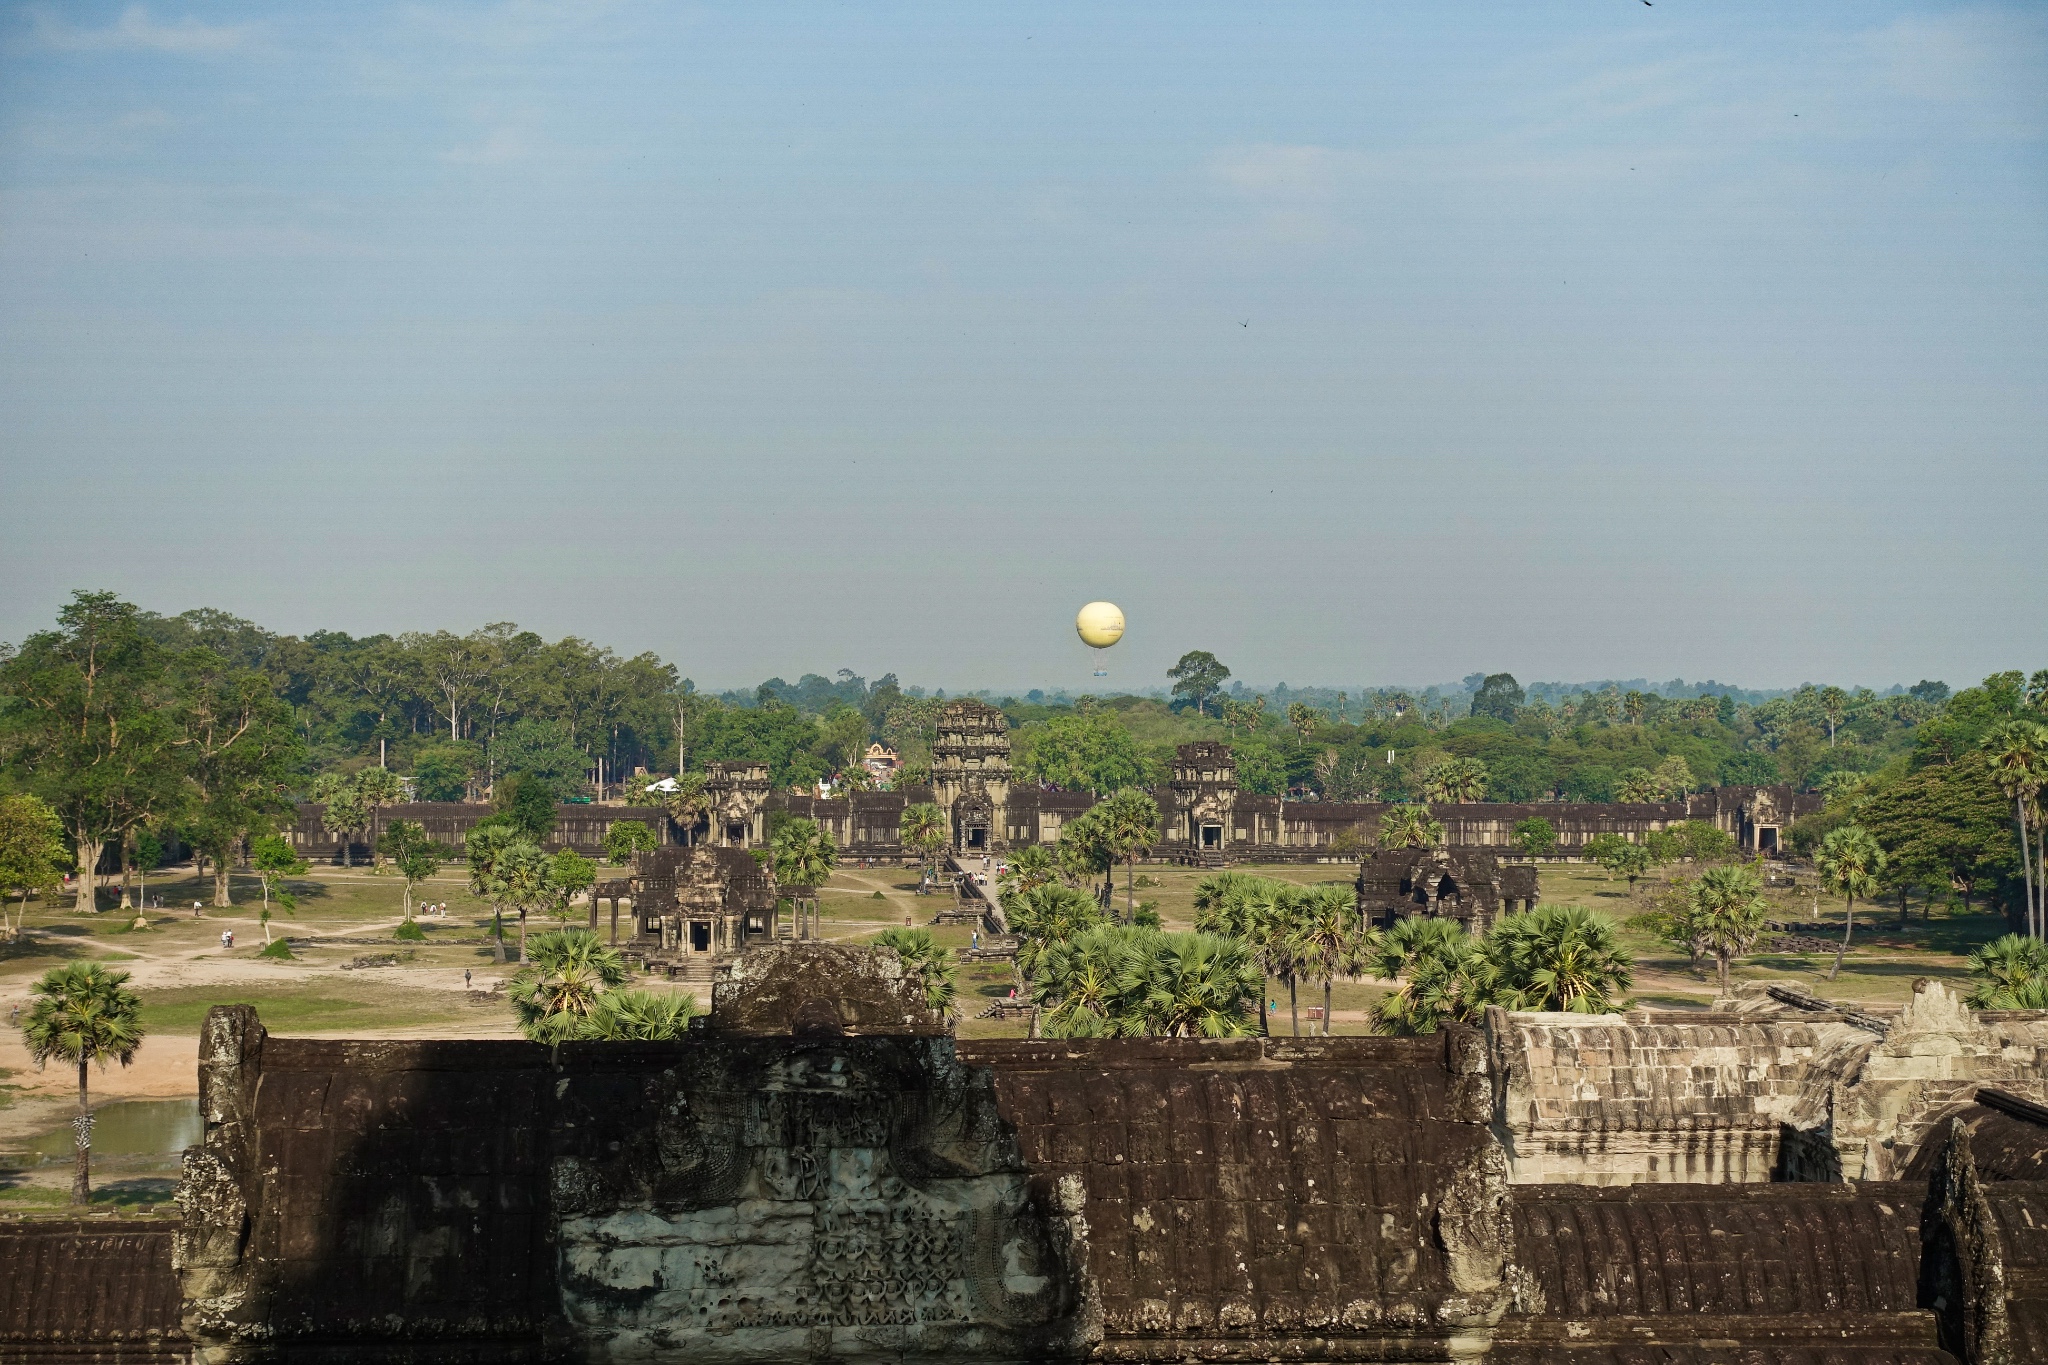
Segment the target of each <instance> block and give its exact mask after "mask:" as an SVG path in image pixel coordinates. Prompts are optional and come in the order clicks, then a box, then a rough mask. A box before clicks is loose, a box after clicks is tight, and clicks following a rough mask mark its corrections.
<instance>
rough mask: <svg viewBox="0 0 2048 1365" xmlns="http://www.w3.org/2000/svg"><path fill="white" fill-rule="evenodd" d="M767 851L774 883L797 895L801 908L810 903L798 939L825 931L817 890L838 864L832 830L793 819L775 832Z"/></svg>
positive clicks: (807, 821) (813, 823) (836, 844)
mask: <svg viewBox="0 0 2048 1365" xmlns="http://www.w3.org/2000/svg"><path fill="white" fill-rule="evenodd" d="M768 849H769V861H770V862H771V863H773V864H774V867H775V880H776V881H778V882H780V883H782V884H783V885H784V886H787V887H789V888H791V889H792V890H793V891H795V892H796V894H797V903H798V905H799V906H802V905H803V904H804V903H805V902H806V901H808V902H809V905H810V914H809V916H808V918H806V919H805V921H804V923H803V925H802V926H801V932H800V933H799V937H802V938H809V937H811V936H812V933H811V930H812V928H813V927H814V926H815V927H818V928H820V929H822V926H819V925H817V919H818V888H819V887H821V886H823V885H824V884H825V883H826V881H828V880H829V879H830V878H831V876H832V869H833V868H835V867H837V866H838V865H839V845H838V843H836V842H835V841H834V840H833V838H832V831H831V830H829V829H826V828H825V827H824V826H823V825H821V824H819V823H818V822H817V821H815V820H792V821H790V822H789V823H788V824H786V825H784V826H783V827H782V828H781V829H779V830H777V831H775V837H774V839H772V840H770V841H769V845H768Z"/></svg>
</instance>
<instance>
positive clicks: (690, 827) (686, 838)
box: [643, 772, 711, 845]
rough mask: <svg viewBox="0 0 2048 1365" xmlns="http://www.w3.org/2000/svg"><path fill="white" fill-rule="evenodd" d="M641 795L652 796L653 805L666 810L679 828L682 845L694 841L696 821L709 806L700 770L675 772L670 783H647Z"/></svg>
mask: <svg viewBox="0 0 2048 1365" xmlns="http://www.w3.org/2000/svg"><path fill="white" fill-rule="evenodd" d="M643 795H646V796H650V797H652V798H654V802H655V804H656V805H658V806H660V807H661V808H662V809H663V810H664V811H666V812H668V818H669V819H670V820H672V821H673V822H674V823H675V826H676V828H677V829H679V830H681V831H682V835H683V843H684V844H686V845H689V844H695V843H696V842H697V821H698V820H699V819H700V818H701V817H702V816H703V815H704V813H705V812H706V811H708V810H710V809H711V796H710V793H708V792H706V791H705V790H704V774H703V773H690V772H682V773H677V774H676V775H675V777H674V779H673V783H672V784H671V783H667V782H664V783H649V784H648V785H647V787H646V788H645V789H644V792H643Z"/></svg>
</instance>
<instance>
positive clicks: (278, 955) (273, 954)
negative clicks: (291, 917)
mask: <svg viewBox="0 0 2048 1365" xmlns="http://www.w3.org/2000/svg"><path fill="white" fill-rule="evenodd" d="M256 956H258V957H267V958H270V959H271V960H273V961H276V962H290V961H293V957H292V946H291V944H289V943H286V942H285V941H284V940H283V939H281V938H276V939H272V940H271V941H270V943H269V944H268V945H267V946H266V947H265V948H264V949H263V951H262V952H260V953H258V954H256Z"/></svg>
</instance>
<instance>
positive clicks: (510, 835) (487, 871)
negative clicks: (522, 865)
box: [462, 820, 519, 962]
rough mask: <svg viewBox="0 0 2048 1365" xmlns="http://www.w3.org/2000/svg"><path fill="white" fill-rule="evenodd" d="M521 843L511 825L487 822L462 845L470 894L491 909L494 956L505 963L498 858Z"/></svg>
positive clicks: (502, 909)
mask: <svg viewBox="0 0 2048 1365" xmlns="http://www.w3.org/2000/svg"><path fill="white" fill-rule="evenodd" d="M518 841H519V833H518V831H517V830H515V829H513V828H512V827H511V826H510V825H506V824H499V823H493V822H492V821H488V820H487V821H484V822H483V823H481V824H479V825H477V826H476V827H475V828H473V829H471V830H470V831H469V834H468V835H467V836H466V837H465V838H464V839H463V841H462V852H463V856H464V857H466V858H467V859H468V860H469V894H470V895H472V896H475V897H477V898H478V899H480V900H485V901H489V902H490V905H491V955H492V957H493V959H494V960H496V961H498V962H503V961H504V960H505V920H504V913H505V912H504V908H503V902H502V901H500V900H499V899H498V891H497V870H498V857H499V855H500V854H502V853H503V852H504V851H505V850H506V849H507V848H509V847H511V846H512V845H513V844H515V843H517V842H518Z"/></svg>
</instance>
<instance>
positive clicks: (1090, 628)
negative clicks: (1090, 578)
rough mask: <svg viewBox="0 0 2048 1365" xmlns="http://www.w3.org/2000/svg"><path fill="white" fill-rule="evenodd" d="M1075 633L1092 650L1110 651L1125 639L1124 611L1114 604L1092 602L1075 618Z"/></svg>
mask: <svg viewBox="0 0 2048 1365" xmlns="http://www.w3.org/2000/svg"><path fill="white" fill-rule="evenodd" d="M1074 631H1075V633H1076V634H1078V635H1079V636H1080V637H1081V643H1082V644H1085V645H1087V646H1088V647H1089V648H1090V649H1108V648H1109V647H1110V646H1111V645H1113V644H1115V643H1116V642H1117V641H1118V640H1121V639H1123V638H1124V613H1123V609H1122V608H1120V607H1118V606H1117V605H1116V603H1114V602H1090V603H1089V604H1088V605H1087V606H1085V607H1083V608H1081V613H1080V615H1078V616H1076V617H1075V618H1074Z"/></svg>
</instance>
